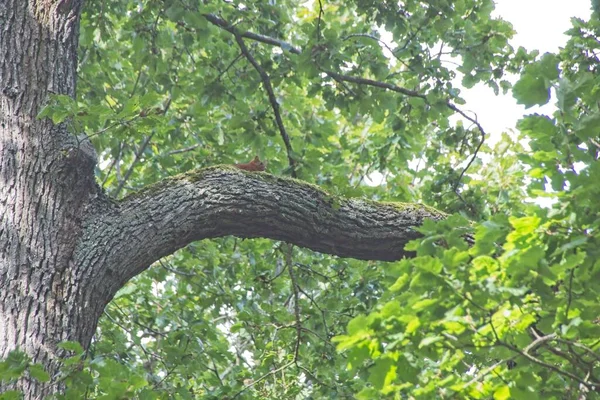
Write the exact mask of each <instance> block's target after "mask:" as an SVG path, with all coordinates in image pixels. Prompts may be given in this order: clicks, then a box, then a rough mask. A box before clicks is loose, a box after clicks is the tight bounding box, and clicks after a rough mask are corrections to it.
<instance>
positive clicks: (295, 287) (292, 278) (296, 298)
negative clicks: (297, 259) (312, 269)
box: [285, 243, 302, 363]
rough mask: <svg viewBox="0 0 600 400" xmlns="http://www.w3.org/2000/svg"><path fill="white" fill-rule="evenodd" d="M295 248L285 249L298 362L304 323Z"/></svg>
mask: <svg viewBox="0 0 600 400" xmlns="http://www.w3.org/2000/svg"><path fill="white" fill-rule="evenodd" d="M293 250H294V246H292V245H291V244H289V243H288V244H286V249H285V264H286V266H287V270H288V274H289V275H290V282H291V284H292V293H293V295H294V317H295V319H296V344H295V345H294V362H295V363H297V362H298V354H299V352H300V341H301V338H302V321H301V320H300V294H299V292H300V291H299V290H298V282H297V280H296V274H295V273H294V266H293V263H292V252H293Z"/></svg>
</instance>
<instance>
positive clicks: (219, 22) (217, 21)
mask: <svg viewBox="0 0 600 400" xmlns="http://www.w3.org/2000/svg"><path fill="white" fill-rule="evenodd" d="M203 16H204V18H206V19H207V20H208V22H210V23H211V24H213V25H216V26H218V27H220V28H223V29H225V30H226V31H227V32H230V33H234V32H236V29H235V28H234V27H233V26H232V25H230V24H229V23H228V22H227V21H225V20H224V19H222V18H220V17H218V16H216V15H214V14H204V15H203ZM234 34H235V33H234ZM237 34H239V35H240V36H241V37H243V38H246V39H252V40H256V41H257V42H261V43H266V44H270V45H273V46H277V47H279V48H281V49H283V50H287V51H289V52H290V53H293V54H301V53H302V50H301V49H299V48H296V47H294V46H292V45H291V44H289V43H287V42H285V41H283V40H279V39H275V38H272V37H269V36H265V35H260V34H257V33H252V32H237Z"/></svg>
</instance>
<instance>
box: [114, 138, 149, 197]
mask: <svg viewBox="0 0 600 400" xmlns="http://www.w3.org/2000/svg"><path fill="white" fill-rule="evenodd" d="M152 136H154V132H152V134H150V135H149V136H146V138H145V139H144V141H143V142H142V144H141V145H140V147H139V149H138V151H136V152H135V158H134V159H133V162H132V163H131V165H130V166H129V169H128V170H127V172H126V173H125V176H124V177H123V179H122V180H121V182H119V186H117V189H116V190H115V193H114V194H113V196H114V197H115V198H116V197H117V196H118V195H119V192H120V191H121V190H123V188H124V187H125V183H126V182H127V180H128V179H129V177H130V176H131V174H132V173H133V169H134V167H135V166H136V165H137V163H138V161H139V160H140V158H142V153H143V152H144V150H146V147H148V143H150V140H151V139H152Z"/></svg>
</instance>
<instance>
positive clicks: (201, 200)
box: [0, 0, 443, 399]
mask: <svg viewBox="0 0 600 400" xmlns="http://www.w3.org/2000/svg"><path fill="white" fill-rule="evenodd" d="M81 5H82V1H80V0H56V1H48V0H47V1H34V0H31V1H24V0H5V1H3V2H1V3H0V54H1V55H2V57H0V179H1V182H0V359H2V358H4V357H6V356H7V354H8V353H9V352H10V351H11V350H14V349H17V348H19V349H21V350H23V351H25V352H26V353H27V354H28V355H29V356H30V357H31V358H32V359H33V360H34V361H35V362H38V363H42V364H43V365H44V366H45V367H46V368H47V370H48V372H49V373H50V375H51V377H52V379H51V382H49V383H46V384H42V383H38V382H37V381H34V380H29V379H27V378H24V379H22V380H21V381H19V382H18V384H17V385H16V388H17V389H19V390H22V391H23V392H24V393H25V395H26V398H31V399H33V398H41V397H42V396H43V395H46V394H51V393H54V392H56V391H60V390H61V387H60V386H59V385H56V384H55V382H56V378H57V377H56V373H57V367H58V358H59V357H61V356H62V355H63V354H61V351H60V350H59V349H58V348H57V344H58V343H60V342H61V341H65V340H71V341H77V342H79V343H81V344H82V346H83V347H84V348H87V346H89V343H90V341H91V338H92V335H93V334H94V331H95V329H96V326H97V322H98V319H99V317H100V315H101V313H102V311H103V309H104V307H105V305H106V304H107V303H108V302H109V301H110V300H111V299H112V297H113V296H114V294H115V293H116V291H117V290H118V289H119V288H121V287H122V286H123V285H124V284H125V282H127V280H129V279H130V278H131V277H133V276H135V275H136V274H138V273H140V272H141V271H143V270H144V269H146V268H147V267H148V266H149V265H150V264H151V263H152V262H154V261H156V260H158V259H159V258H161V257H163V256H165V255H168V254H171V253H173V252H174V251H176V250H177V249H179V248H181V247H183V246H185V245H187V244H188V243H190V242H192V241H195V240H200V239H205V238H214V237H220V236H225V235H236V236H239V237H248V238H249V237H266V238H272V239H277V240H285V241H288V242H292V243H295V244H297V245H300V246H304V247H308V248H311V249H314V250H316V251H321V252H325V253H330V254H334V255H339V256H343V257H355V258H360V259H377V260H395V259H399V258H401V257H402V256H403V255H404V251H403V247H404V245H405V244H406V242H407V241H408V240H411V239H413V238H415V237H416V236H417V234H416V233H415V232H414V230H413V229H412V228H413V227H414V226H418V225H420V224H421V223H422V222H423V220H424V219H425V218H436V219H437V218H442V217H443V215H441V214H440V213H437V212H435V210H431V209H428V208H425V207H421V206H418V205H411V206H397V205H377V204H375V203H367V202H362V201H358V200H348V201H347V200H343V199H333V198H332V197H331V196H329V195H327V194H326V193H324V192H322V191H321V190H319V189H318V188H316V187H314V186H311V185H307V184H303V183H302V182H300V181H296V180H290V179H283V178H277V177H273V176H272V175H269V174H266V173H247V172H243V171H239V170H236V169H233V168H228V167H214V168H209V169H205V170H200V171H195V172H193V173H189V174H185V175H181V176H177V177H173V178H170V179H167V180H165V181H162V182H158V183H157V184H155V185H152V186H150V187H148V188H147V189H145V190H143V191H142V192H140V193H138V194H135V195H132V196H129V197H127V198H125V199H124V200H123V201H120V202H116V201H113V200H111V199H108V198H107V197H106V196H105V195H104V194H103V193H102V191H101V190H100V189H99V187H98V186H97V184H96V183H95V180H94V166H95V163H96V156H95V151H94V149H93V147H92V146H91V144H90V143H89V141H87V139H86V140H78V139H77V138H76V136H74V135H73V134H72V133H70V132H69V131H68V130H67V125H66V124H59V125H54V124H52V122H51V121H50V120H49V119H37V118H36V115H37V114H38V113H39V112H40V110H41V109H42V107H43V106H44V105H46V104H47V103H48V101H49V99H50V97H49V96H50V95H53V94H60V95H67V96H70V97H74V95H75V85H76V67H77V41H78V25H79V16H80V12H81ZM6 388H7V387H6V386H5V387H4V388H2V387H0V392H1V391H2V390H3V389H6Z"/></svg>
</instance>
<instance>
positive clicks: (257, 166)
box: [233, 156, 267, 171]
mask: <svg viewBox="0 0 600 400" xmlns="http://www.w3.org/2000/svg"><path fill="white" fill-rule="evenodd" d="M233 165H234V166H235V167H237V168H239V169H243V170H245V171H264V170H265V169H266V168H267V164H266V163H264V162H262V161H260V159H259V158H258V156H256V157H254V159H253V160H252V161H250V162H249V163H242V164H233Z"/></svg>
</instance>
